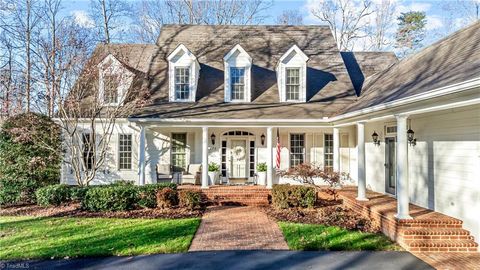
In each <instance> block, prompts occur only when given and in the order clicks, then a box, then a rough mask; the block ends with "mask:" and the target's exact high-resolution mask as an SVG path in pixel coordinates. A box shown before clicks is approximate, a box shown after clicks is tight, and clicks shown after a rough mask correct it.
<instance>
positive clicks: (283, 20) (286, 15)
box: [275, 9, 303, 25]
mask: <svg viewBox="0 0 480 270" xmlns="http://www.w3.org/2000/svg"><path fill="white" fill-rule="evenodd" d="M275 23H276V24H283V25H302V24H303V15H302V14H301V13H300V12H299V11H298V10H296V9H292V10H284V11H283V12H282V13H281V14H280V15H278V16H277V20H276V21H275Z"/></svg>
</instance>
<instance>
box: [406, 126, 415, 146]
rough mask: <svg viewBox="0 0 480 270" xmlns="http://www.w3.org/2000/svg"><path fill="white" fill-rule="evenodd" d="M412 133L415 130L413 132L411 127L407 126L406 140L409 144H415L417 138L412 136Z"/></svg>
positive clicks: (413, 133)
mask: <svg viewBox="0 0 480 270" xmlns="http://www.w3.org/2000/svg"><path fill="white" fill-rule="evenodd" d="M414 135H415V132H413V130H412V129H411V128H409V129H408V131H407V140H408V144H410V146H415V145H417V139H416V138H415V137H414Z"/></svg>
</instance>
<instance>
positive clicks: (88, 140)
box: [82, 133, 95, 170]
mask: <svg viewBox="0 0 480 270" xmlns="http://www.w3.org/2000/svg"><path fill="white" fill-rule="evenodd" d="M93 144H94V141H93V138H92V137H91V135H90V133H83V134H82V145H83V163H84V164H85V168H86V169H87V170H92V169H93V164H94V163H95V153H94V150H93Z"/></svg>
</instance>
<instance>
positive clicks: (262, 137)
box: [260, 134, 265, 145]
mask: <svg viewBox="0 0 480 270" xmlns="http://www.w3.org/2000/svg"><path fill="white" fill-rule="evenodd" d="M260 140H261V142H262V145H265V134H262V136H260Z"/></svg>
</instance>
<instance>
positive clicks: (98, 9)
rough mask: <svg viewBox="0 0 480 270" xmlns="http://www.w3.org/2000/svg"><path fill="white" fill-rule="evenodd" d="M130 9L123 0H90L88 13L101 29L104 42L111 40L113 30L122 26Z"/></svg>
mask: <svg viewBox="0 0 480 270" xmlns="http://www.w3.org/2000/svg"><path fill="white" fill-rule="evenodd" d="M130 11H131V8H130V5H129V4H128V3H127V2H126V1H123V0H91V2H90V13H91V16H92V18H93V19H94V21H95V24H96V26H97V27H98V28H99V29H101V31H100V32H101V33H102V35H103V42H104V43H106V44H108V43H110V42H111V40H112V34H113V32H114V31H115V30H116V29H118V28H120V27H122V24H124V23H125V20H124V19H125V18H127V17H128V16H129V15H130Z"/></svg>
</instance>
